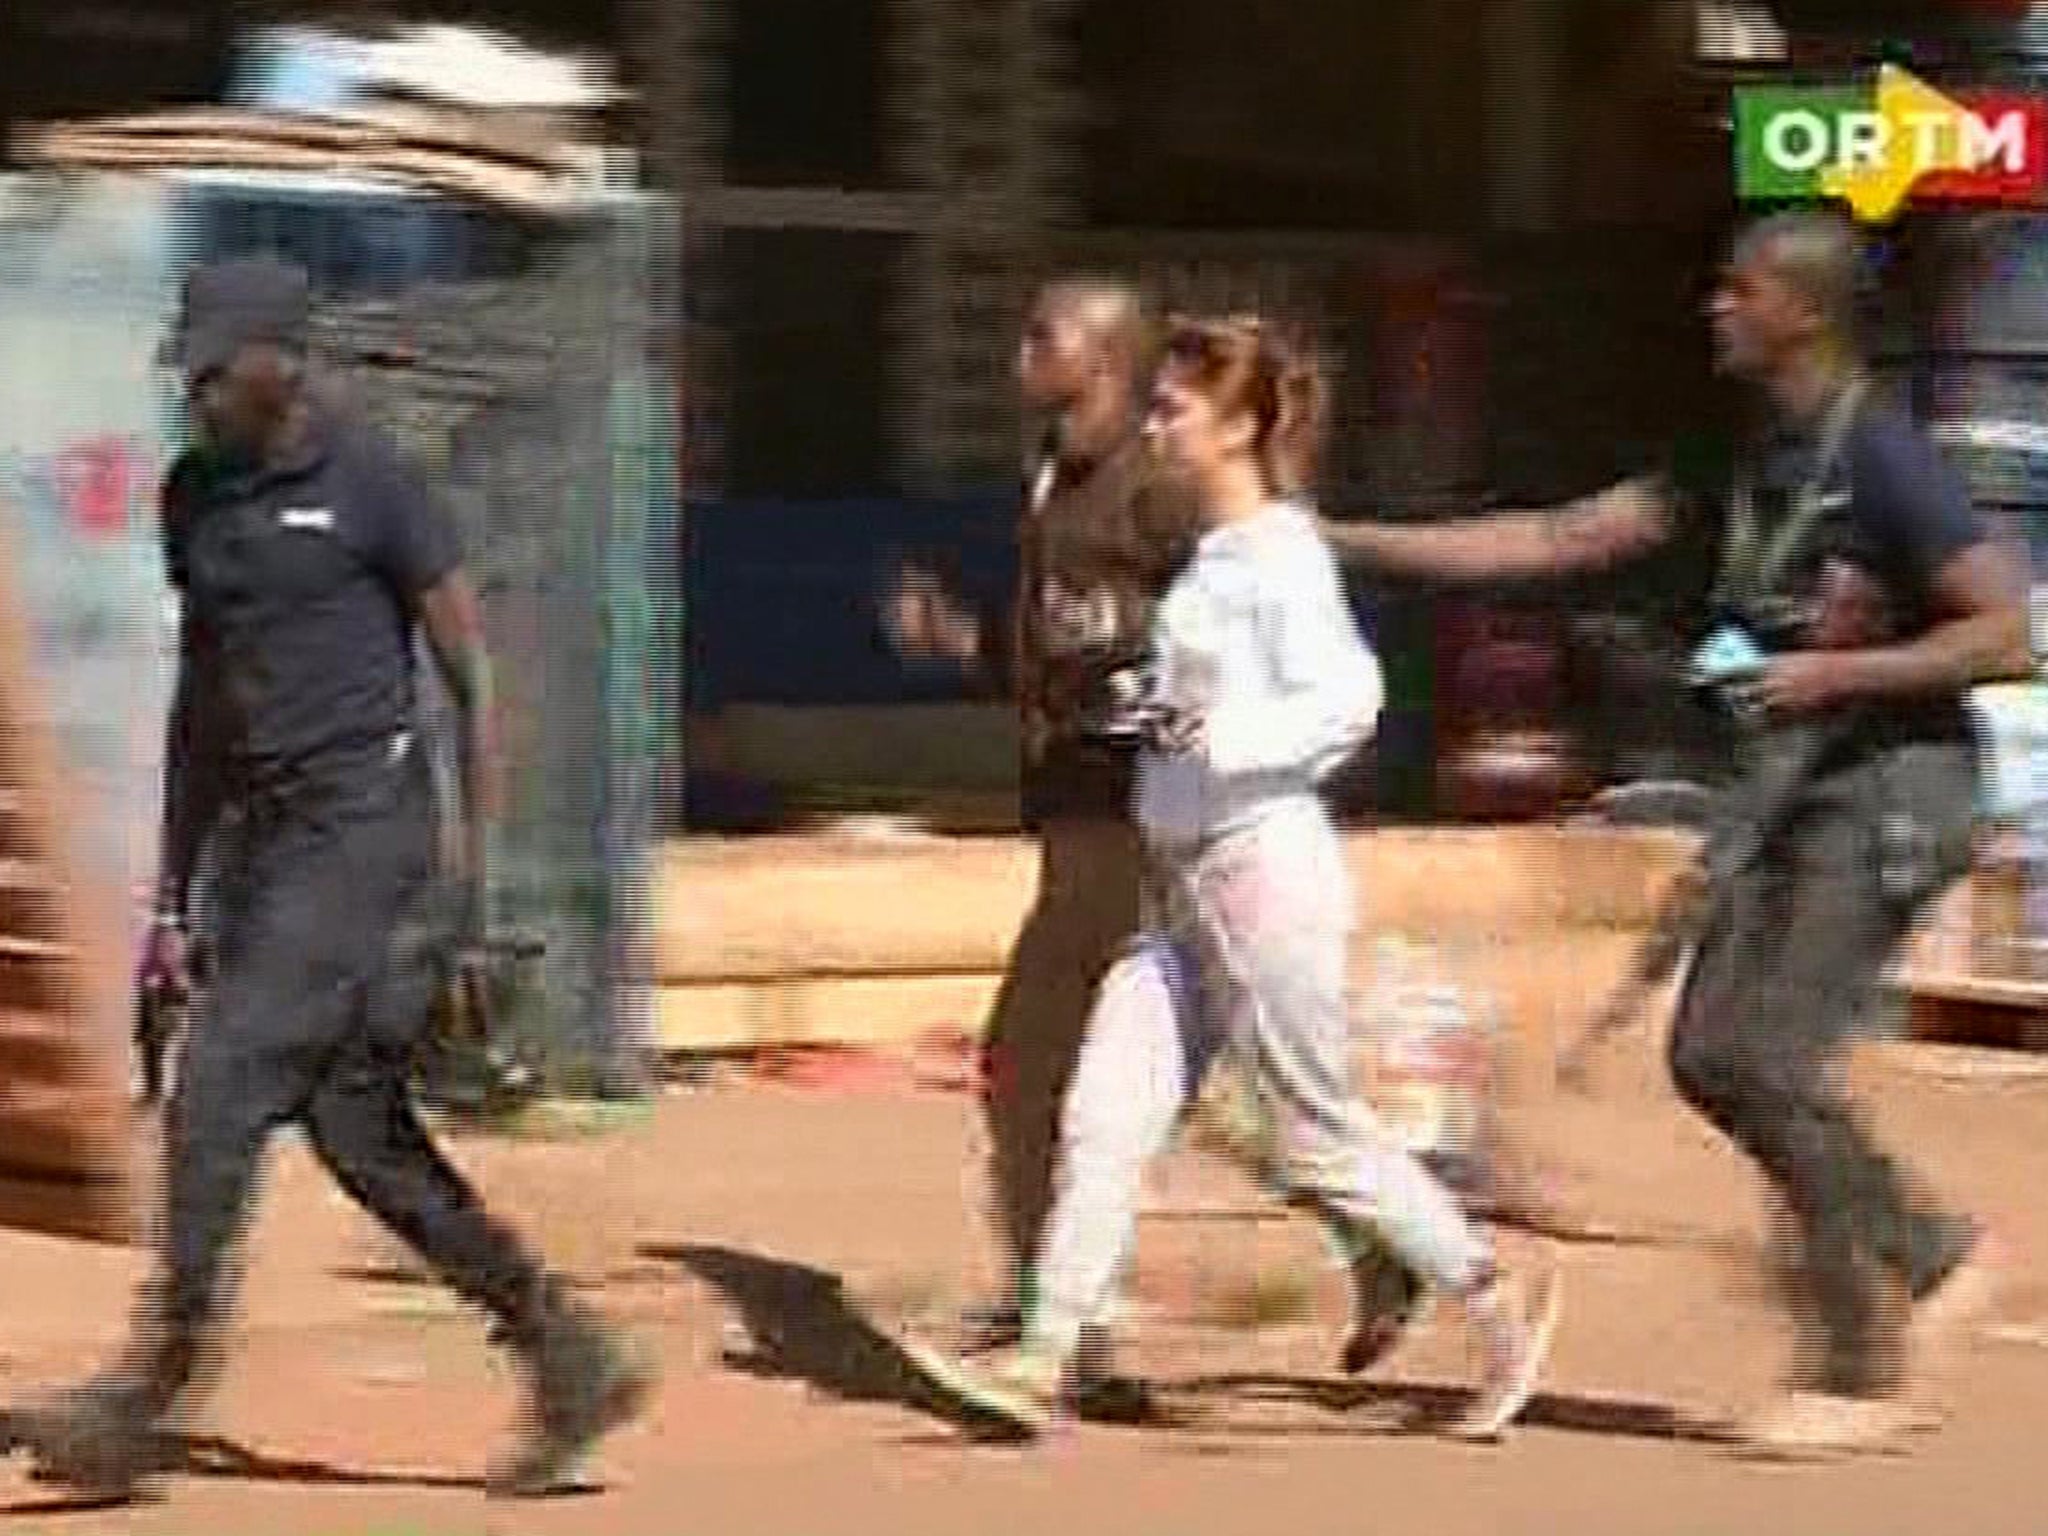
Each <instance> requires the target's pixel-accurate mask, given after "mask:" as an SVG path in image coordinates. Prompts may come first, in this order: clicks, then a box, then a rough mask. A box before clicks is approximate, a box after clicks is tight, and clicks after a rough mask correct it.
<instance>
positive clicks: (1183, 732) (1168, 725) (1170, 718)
mask: <svg viewBox="0 0 2048 1536" xmlns="http://www.w3.org/2000/svg"><path fill="white" fill-rule="evenodd" d="M1144 739H1145V745H1146V746H1147V747H1148V748H1150V749H1151V750H1152V751H1154V752H1158V753H1161V754H1163V755H1165V756H1168V757H1178V756H1180V755H1181V754H1182V753H1186V752H1199V751H1201V750H1202V748H1203V747H1204V746H1206V745H1207V744H1208V740H1209V732H1208V722H1207V721H1206V720H1204V719H1203V718H1202V717H1201V716H1200V715H1198V714H1194V713H1192V712H1190V711H1186V710H1177V709H1163V710H1160V711H1159V712H1158V713H1157V714H1154V715H1152V716H1151V717H1150V718H1148V719H1147V721H1146V722H1145V738H1144Z"/></svg>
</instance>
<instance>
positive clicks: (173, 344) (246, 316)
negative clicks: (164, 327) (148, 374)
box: [159, 256, 312, 377]
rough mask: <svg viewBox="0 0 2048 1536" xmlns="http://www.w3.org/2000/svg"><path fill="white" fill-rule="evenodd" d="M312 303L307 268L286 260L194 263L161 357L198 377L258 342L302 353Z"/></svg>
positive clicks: (254, 259)
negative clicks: (197, 265) (200, 264)
mask: <svg viewBox="0 0 2048 1536" xmlns="http://www.w3.org/2000/svg"><path fill="white" fill-rule="evenodd" d="M311 307H312V300H311V289H310V285H309V284H308V282H307V280H306V273H305V269H304V268H303V267H297V266H293V265H291V264H290V263H289V262H284V261H279V260H277V259H276V258H274V257H269V256H255V257H244V258H239V259H237V260H234V261H221V262H214V263H212V264H210V265H208V266H204V267H195V268H194V269H193V270H192V273H191V275H190V276H188V277H187V278H186V279H185V292H184V298H183V300H182V302H181V303H180V304H179V306H178V317H177V321H176V323H175V325H174V326H173V328H172V331H171V334H170V335H169V336H168V337H166V338H165V340H164V345H163V347H162V349H161V352H160V354H159V355H160V357H161V360H162V361H163V362H164V364H165V365H166V366H168V367H172V368H177V369H180V370H182V371H183V372H184V373H186V374H187V375H189V376H193V377H197V376H198V375H200V374H205V373H212V372H213V371H215V370H216V369H219V368H225V367H226V366H227V365H228V364H229V363H230V362H232V361H233V360H234V356H235V354H236V353H237V352H239V351H241V349H242V348H243V347H246V346H250V345H252V344H255V343H259V342H268V343H271V344H273V345H276V346H281V347H289V348H291V349H292V350H294V351H304V350H305V346H306V329H307V314H308V312H309V310H310V309H311Z"/></svg>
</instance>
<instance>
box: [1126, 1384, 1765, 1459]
mask: <svg viewBox="0 0 2048 1536" xmlns="http://www.w3.org/2000/svg"><path fill="white" fill-rule="evenodd" d="M1162 1390H1163V1391H1165V1392H1166V1393H1167V1394H1168V1395H1170V1396H1173V1397H1180V1398H1187V1399H1192V1400H1195V1401H1198V1402H1206V1403H1207V1404H1208V1405H1209V1406H1208V1407H1207V1408H1206V1409H1205V1411H1204V1412H1203V1414H1202V1417H1203V1418H1204V1419H1205V1420H1206V1421H1207V1422H1208V1423H1209V1424H1210V1427H1211V1428H1228V1429H1230V1430H1231V1432H1232V1433H1245V1434H1275V1435H1293V1434H1300V1433H1303V1432H1304V1427H1303V1426H1302V1425H1301V1423H1299V1422H1298V1421H1296V1422H1292V1423H1289V1424H1286V1425H1261V1424H1241V1425H1226V1424H1224V1423H1223V1422H1221V1421H1220V1419H1219V1417H1218V1415H1219V1414H1221V1413H1226V1412H1227V1411H1228V1409H1229V1407H1230V1405H1231V1404H1242V1405H1249V1406H1265V1405H1284V1406H1294V1407H1309V1408H1315V1409H1320V1410H1322V1411H1323V1412H1325V1413H1329V1414H1332V1415H1341V1416H1343V1418H1344V1422H1343V1423H1342V1424H1333V1425H1331V1426H1330V1427H1329V1429H1328V1430H1323V1431H1318V1430H1315V1429H1309V1430H1307V1431H1306V1432H1307V1433H1311V1434H1314V1433H1368V1434H1425V1433H1429V1432H1431V1431H1434V1430H1437V1429H1440V1428H1442V1427H1443V1426H1445V1425H1447V1424H1449V1423H1450V1422H1451V1420H1452V1419H1454V1418H1455V1417H1456V1416H1457V1415H1458V1413H1459V1412H1460V1411H1461V1410H1462V1409H1463V1408H1464V1406H1465V1404H1466V1401H1467V1394H1466V1393H1465V1392H1463V1391H1461V1390H1459V1389H1458V1388H1455V1387H1446V1386H1440V1385H1436V1384H1431V1383H1424V1382H1406V1381H1371V1382H1354V1381H1332V1380H1328V1379H1320V1378H1316V1377H1307V1376H1276V1375H1261V1374H1237V1375H1228V1376H1200V1377H1193V1378H1189V1379H1186V1380H1182V1381H1178V1382H1174V1383H1171V1384H1162ZM1519 1422H1520V1423H1521V1424H1523V1425H1526V1426H1528V1427H1530V1428H1534V1429H1555V1430H1563V1431H1565V1432H1566V1433H1568V1434H1580V1435H1602V1436H1609V1437H1619V1438H1622V1439H1631V1440H1670V1441H1687V1442H1692V1443H1695V1444H1702V1445H1722V1444H1726V1443H1727V1441H1728V1433H1727V1430H1726V1428H1725V1426H1723V1425H1720V1424H1718V1423H1714V1422H1711V1421H1708V1420H1703V1419H1698V1418H1694V1417H1691V1416H1689V1415H1687V1414H1685V1413H1682V1412H1680V1411H1679V1410H1677V1409H1674V1408H1672V1407H1671V1406H1670V1405H1669V1404H1665V1403H1646V1402H1632V1401H1629V1400H1627V1399H1622V1398H1604V1397H1583V1396H1575V1395H1570V1394H1566V1393H1557V1392H1544V1393H1538V1394H1537V1396H1536V1397H1535V1398H1534V1399H1533V1400H1532V1401H1531V1402H1530V1404H1529V1406H1528V1408H1527V1409H1526V1410H1524V1412H1523V1414H1522V1417H1521V1419H1520V1421H1519Z"/></svg>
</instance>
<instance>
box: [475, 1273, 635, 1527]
mask: <svg viewBox="0 0 2048 1536" xmlns="http://www.w3.org/2000/svg"><path fill="white" fill-rule="evenodd" d="M504 1339H505V1341H506V1342H507V1343H509V1344H510V1345H511V1346H512V1348H513V1349H514V1350H515V1351H517V1352H518V1354H519V1356H520V1360H521V1364H522V1365H523V1366H524V1368H525V1370H526V1372H527V1376H528V1399H527V1403H526V1407H525V1413H524V1416H523V1423H522V1425H521V1437H520V1440H519V1443H518V1445H517V1446H516V1447H515V1449H514V1451H513V1454H512V1456H511V1458H510V1459H509V1460H508V1461H506V1462H504V1463H502V1464H500V1465H499V1466H497V1467H495V1468H493V1470H492V1472H491V1475H490V1478H489V1481H488V1485H487V1486H488V1489H489V1491H490V1493H491V1494H492V1495H493V1496H494V1497H498V1498H540V1497H545V1496H546V1495H548V1494H554V1493H563V1492H567V1491H569V1490H571V1489H573V1488H574V1487H576V1486H577V1480H576V1474H577V1470H578V1468H579V1466H580V1464H581V1463H582V1461H583V1458H584V1457H585V1456H586V1455H587V1454H588V1453H589V1451H590V1449H591V1448H592V1447H593V1446H594V1445H595V1444H596V1443H597V1442H598V1440H599V1439H600V1438H602V1437H603V1436H604V1435H605V1434H607V1433H609V1432H610V1431H611V1430H614V1429H616V1428H618V1427H619V1426H620V1425H621V1424H623V1423H625V1422H626V1421H627V1420H628V1419H630V1418H632V1417H633V1416H634V1415H635V1414H637V1413H638V1412H639V1411H640V1409H641V1407H642V1406H643V1405H644V1404H645V1403H646V1401H647V1398H648V1395H649V1394H650V1393H651V1392H652V1390H653V1387H654V1380H655V1376H654V1370H653V1368H652V1366H651V1365H650V1364H649V1363H647V1362H646V1361H644V1360H640V1359H637V1358H635V1357H634V1356H633V1355H632V1354H631V1353H630V1352H629V1351H628V1349H627V1346H626V1344H625V1342H624V1341H623V1340H622V1339H621V1338H620V1337H619V1336H618V1335H617V1334H616V1333H615V1332H614V1331H613V1330H612V1329H611V1328H610V1327H609V1326H607V1325H606V1324H605V1323H604V1322H602V1321H601V1320H600V1319H599V1318H598V1317H597V1316H596V1314H595V1313H593V1312H591V1311H590V1309H589V1308H587V1307H584V1306H583V1305H581V1304H580V1303H578V1302H576V1301H574V1300H572V1299H571V1298H570V1297H569V1296H567V1295H566V1294H565V1293H564V1292H563V1290H562V1289H561V1287H560V1286H559V1285H558V1284H556V1283H553V1282H550V1283H549V1284H547V1285H546V1286H544V1287H543V1288H542V1290H541V1294H540V1298H539V1300H538V1302H537V1303H536V1305H535V1306H534V1307H533V1309H532V1311H531V1315H530V1316H528V1317H526V1318H523V1319H519V1320H515V1321H512V1322H509V1323H508V1324H507V1325H506V1327H505V1329H504Z"/></svg>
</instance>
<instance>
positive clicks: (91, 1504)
mask: <svg viewBox="0 0 2048 1536" xmlns="http://www.w3.org/2000/svg"><path fill="white" fill-rule="evenodd" d="M8 1440H9V1444H10V1447H12V1446H13V1444H14V1443H15V1442H14V1439H13V1436H12V1435H11V1434H10V1435H9V1437H8ZM156 1470H157V1472H158V1474H159V1475H163V1476H172V1477H213V1478H228V1479H233V1480H237V1481H245V1482H258V1483H295V1484H299V1485H301V1486H303V1487H309V1488H392V1489H397V1488H405V1489H423V1490H436V1491H446V1492H458V1493H480V1492H482V1491H483V1487H484V1483H483V1479H482V1478H480V1477H463V1476H458V1475H454V1474H448V1473H433V1472H380V1471H368V1470H362V1469H357V1468H352V1467H338V1466H335V1465H333V1464H332V1463H330V1462H323V1461H310V1460H304V1459H299V1458H292V1457H283V1456H273V1455H268V1454H265V1453H263V1452H261V1451H256V1450H252V1449H251V1448H250V1447H248V1446H246V1445H242V1444H240V1443H238V1442H236V1441H233V1440H228V1439H225V1438H222V1437H220V1436H217V1435H192V1436H177V1437H174V1438H172V1439H171V1440H169V1441H168V1442H167V1443H166V1444H165V1445H164V1446H163V1449H162V1454H161V1456H160V1458H157V1459H156ZM45 1486H46V1487H48V1488H49V1490H50V1491H49V1492H47V1493H45V1494H42V1495H39V1496H38V1497H35V1498H32V1499H23V1500H18V1501H16V1502H14V1503H12V1504H6V1505H0V1518H6V1517H16V1518H25V1517H29V1516H38V1515H40V1516H46V1517H47V1516H57V1515H66V1514H89V1513H92V1512H94V1511H97V1510H105V1509H109V1508H114V1507H117V1506H118V1505H119V1504H120V1503H121V1502H122V1501H120V1500H109V1499H106V1498H102V1497H96V1496H88V1495H83V1494H67V1493H63V1492H61V1491H59V1488H60V1485H58V1484H55V1483H50V1484H46V1485H45ZM592 1491H594V1490H592Z"/></svg>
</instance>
